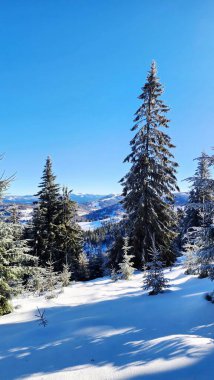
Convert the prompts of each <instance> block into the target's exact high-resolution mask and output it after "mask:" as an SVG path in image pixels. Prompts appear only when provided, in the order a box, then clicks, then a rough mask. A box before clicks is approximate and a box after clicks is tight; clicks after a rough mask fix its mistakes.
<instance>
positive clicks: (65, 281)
mask: <svg viewBox="0 0 214 380" xmlns="http://www.w3.org/2000/svg"><path fill="white" fill-rule="evenodd" d="M71 276H72V273H71V272H70V267H69V265H68V264H63V271H62V273H61V274H60V281H61V283H62V286H63V287H66V286H68V285H69V284H70V281H71Z"/></svg>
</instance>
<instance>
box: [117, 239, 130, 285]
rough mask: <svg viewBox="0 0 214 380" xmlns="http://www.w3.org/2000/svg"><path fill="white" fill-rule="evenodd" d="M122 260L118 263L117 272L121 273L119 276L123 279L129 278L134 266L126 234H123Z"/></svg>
mask: <svg viewBox="0 0 214 380" xmlns="http://www.w3.org/2000/svg"><path fill="white" fill-rule="evenodd" d="M122 249H123V260H122V262H121V263H120V264H119V267H120V269H119V271H118V273H121V278H122V279H124V280H129V279H130V278H131V276H132V274H133V273H134V267H133V262H132V259H133V257H134V256H133V255H130V254H129V251H130V249H131V247H130V246H129V238H128V236H125V237H124V239H123V248H122Z"/></svg>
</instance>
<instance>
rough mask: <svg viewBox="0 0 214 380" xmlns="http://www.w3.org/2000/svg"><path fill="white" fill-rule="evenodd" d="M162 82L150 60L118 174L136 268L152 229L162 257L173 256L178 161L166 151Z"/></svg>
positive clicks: (145, 256)
mask: <svg viewBox="0 0 214 380" xmlns="http://www.w3.org/2000/svg"><path fill="white" fill-rule="evenodd" d="M162 93H163V87H162V85H161V84H160V83H159V79H158V77H157V70H156V65H155V63H154V62H153V63H152V66H151V70H150V72H149V74H148V77H147V82H146V84H145V85H144V87H143V88H142V94H141V95H140V96H139V99H141V100H142V104H141V106H140V107H139V109H138V110H137V112H136V114H135V116H136V117H135V119H134V123H135V124H134V126H133V128H132V131H135V130H137V133H136V134H135V136H134V137H133V139H132V140H131V142H130V145H131V153H130V154H129V155H128V156H127V157H126V159H125V160H124V162H129V163H130V164H131V169H130V171H129V172H128V174H127V175H125V177H124V178H122V179H121V181H120V182H121V184H122V186H123V196H124V200H123V205H124V207H125V210H126V212H127V215H128V230H129V236H130V239H131V245H132V254H133V255H134V256H135V264H136V265H137V267H138V268H140V267H141V266H142V262H148V261H150V260H151V255H152V251H151V248H152V234H153V233H155V236H156V243H157V245H158V247H159V249H160V255H161V259H162V260H163V261H164V262H165V263H166V264H167V265H169V264H171V263H172V262H173V261H174V259H175V254H174V253H173V251H172V241H173V239H174V238H175V236H176V233H175V223H176V217H175V213H174V211H173V208H172V204H173V202H174V196H173V191H175V190H178V187H177V185H176V168H177V166H178V165H177V164H176V163H175V162H174V160H173V155H172V153H171V152H170V150H171V148H174V145H173V144H172V143H171V139H170V137H169V136H168V135H167V134H166V133H164V132H163V131H162V129H163V128H168V123H169V120H168V118H167V117H166V114H167V112H168V111H169V108H168V107H167V106H166V105H165V104H164V103H163V101H162V100H161V99H160V96H161V94H162Z"/></svg>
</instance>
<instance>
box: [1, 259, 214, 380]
mask: <svg viewBox="0 0 214 380" xmlns="http://www.w3.org/2000/svg"><path fill="white" fill-rule="evenodd" d="M166 274H167V277H169V278H170V282H171V290H170V291H168V292H166V293H164V294H161V295H158V296H150V297H149V296H148V295H147V294H146V293H145V292H143V291H142V289H141V285H142V282H141V281H142V274H139V273H138V274H135V276H134V277H133V279H132V280H131V281H129V282H126V281H119V282H116V283H112V281H111V280H109V279H108V278H104V279H98V280H94V281H90V282H87V283H76V284H75V285H72V286H70V287H68V288H66V289H65V292H64V294H61V295H60V296H59V297H58V298H56V299H54V300H51V301H46V300H45V299H44V298H42V297H39V298H36V297H32V298H30V299H15V300H14V305H21V307H20V308H19V309H17V310H16V311H14V312H13V313H12V314H10V315H7V316H4V317H1V318H0V379H1V380H13V379H34V380H35V379H37V380H38V379H39V380H42V379H43V380H47V379H48V380H58V379H59V380H61V379H62V380H70V379H72V380H77V379H78V380H86V379H87V380H90V379H92V380H104V379H105V380H111V379H112V380H113V379H135V380H140V379H142V380H143V379H148V380H209V379H213V372H214V360H213V354H214V341H213V338H214V318H213V316H214V305H213V304H211V303H209V302H207V301H205V300H204V298H203V294H204V292H206V291H210V290H211V289H212V287H213V284H212V283H211V282H210V281H209V280H208V279H203V280H199V279H197V278H194V277H193V276H185V275H183V270H182V268H181V267H179V266H177V267H175V268H174V269H173V270H172V271H169V270H166ZM36 306H39V307H40V308H45V309H46V315H47V319H48V326H47V327H46V328H43V327H40V326H38V323H37V321H36V318H35V313H36Z"/></svg>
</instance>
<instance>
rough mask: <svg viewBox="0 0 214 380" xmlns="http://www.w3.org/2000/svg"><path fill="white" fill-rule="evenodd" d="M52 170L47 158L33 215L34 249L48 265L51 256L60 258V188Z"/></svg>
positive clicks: (40, 260)
mask: <svg viewBox="0 0 214 380" xmlns="http://www.w3.org/2000/svg"><path fill="white" fill-rule="evenodd" d="M55 180H56V177H55V175H54V174H53V171H52V162H51V159H50V157H48V158H47V160H46V164H45V167H44V171H43V176H42V180H41V183H40V185H39V187H40V191H39V192H38V193H37V194H36V195H37V196H38V203H37V205H36V207H35V210H34V216H33V251H34V254H35V255H36V256H37V257H38V259H39V263H40V265H42V266H46V264H47V262H48V260H49V259H50V258H52V259H53V261H54V262H55V259H58V247H57V233H58V231H57V229H58V221H57V219H58V215H59V196H60V188H59V185H58V184H56V182H55Z"/></svg>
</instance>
